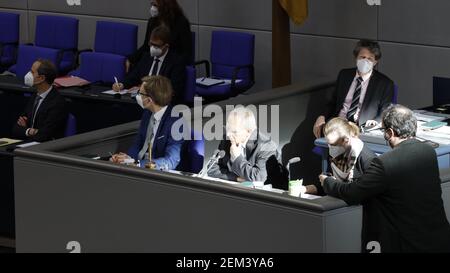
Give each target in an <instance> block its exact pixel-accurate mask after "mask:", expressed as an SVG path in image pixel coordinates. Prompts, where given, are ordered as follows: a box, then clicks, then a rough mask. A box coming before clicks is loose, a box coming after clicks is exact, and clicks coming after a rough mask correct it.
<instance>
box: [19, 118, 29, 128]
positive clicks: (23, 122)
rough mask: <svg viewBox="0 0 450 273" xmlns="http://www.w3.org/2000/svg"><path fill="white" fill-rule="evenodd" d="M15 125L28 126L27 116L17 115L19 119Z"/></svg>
mask: <svg viewBox="0 0 450 273" xmlns="http://www.w3.org/2000/svg"><path fill="white" fill-rule="evenodd" d="M17 125H19V126H20V127H24V128H26V127H28V118H27V117H19V119H18V120H17Z"/></svg>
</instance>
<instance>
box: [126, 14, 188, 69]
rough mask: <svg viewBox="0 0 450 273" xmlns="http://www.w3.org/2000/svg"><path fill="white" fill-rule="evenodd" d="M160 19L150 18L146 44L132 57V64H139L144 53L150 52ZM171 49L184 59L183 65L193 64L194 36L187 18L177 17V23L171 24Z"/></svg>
mask: <svg viewBox="0 0 450 273" xmlns="http://www.w3.org/2000/svg"><path fill="white" fill-rule="evenodd" d="M160 24H161V23H160V21H159V19H158V18H150V19H149V20H148V23H147V32H146V34H145V40H144V44H143V45H142V46H141V47H140V48H139V49H138V50H137V51H136V52H134V53H133V54H132V55H131V56H129V58H128V59H129V60H130V62H131V63H132V64H137V63H138V62H139V60H140V59H141V58H142V57H143V55H144V53H147V52H150V47H149V45H148V42H149V41H150V35H151V33H152V31H153V30H154V29H155V28H156V27H158V26H159V25H160ZM169 27H170V47H171V49H173V51H175V52H177V54H178V55H179V56H180V57H181V58H182V63H183V65H187V64H190V63H192V61H193V59H194V56H192V34H191V25H190V23H189V21H188V20H187V18H186V17H184V16H177V17H176V19H175V21H174V22H172V23H170V25H169Z"/></svg>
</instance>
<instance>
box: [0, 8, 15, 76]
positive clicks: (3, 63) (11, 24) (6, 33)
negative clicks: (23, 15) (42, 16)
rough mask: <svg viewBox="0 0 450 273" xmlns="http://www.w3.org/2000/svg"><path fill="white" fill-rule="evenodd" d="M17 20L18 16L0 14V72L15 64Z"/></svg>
mask: <svg viewBox="0 0 450 273" xmlns="http://www.w3.org/2000/svg"><path fill="white" fill-rule="evenodd" d="M19 19H20V15H19V14H15V13H6V12H0V72H3V71H4V70H5V69H6V68H8V67H10V66H11V65H13V64H14V63H15V62H16V56H17V46H18V44H19V24H20V23H19Z"/></svg>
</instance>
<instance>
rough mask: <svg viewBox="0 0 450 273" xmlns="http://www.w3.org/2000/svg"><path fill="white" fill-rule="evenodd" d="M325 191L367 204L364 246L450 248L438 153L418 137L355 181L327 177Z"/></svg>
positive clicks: (375, 162) (408, 249) (380, 159)
mask: <svg viewBox="0 0 450 273" xmlns="http://www.w3.org/2000/svg"><path fill="white" fill-rule="evenodd" d="M324 189H325V192H326V193H327V194H329V195H331V196H334V197H338V198H341V199H343V200H344V201H345V202H346V203H348V204H349V205H356V204H362V205H363V227H362V250H363V251H365V250H366V247H367V243H369V242H371V241H375V242H378V243H379V244H380V245H381V252H450V225H449V223H448V221H447V218H446V215H445V211H444V205H443V201H442V197H441V196H442V189H441V180H440V178H439V169H438V163H437V157H436V152H435V151H434V149H433V148H432V147H431V146H429V145H428V144H424V143H421V142H419V141H417V140H415V139H412V140H406V141H404V142H402V143H401V144H400V145H399V146H398V147H396V148H395V149H394V150H392V151H390V152H387V153H385V154H383V155H381V156H380V157H378V158H375V159H374V160H373V161H372V165H371V166H370V168H369V169H368V170H367V171H366V172H365V174H364V175H363V176H362V177H361V178H360V179H358V180H357V181H355V182H353V183H351V184H345V183H340V182H337V181H335V180H334V179H330V178H328V179H326V180H325V182H324Z"/></svg>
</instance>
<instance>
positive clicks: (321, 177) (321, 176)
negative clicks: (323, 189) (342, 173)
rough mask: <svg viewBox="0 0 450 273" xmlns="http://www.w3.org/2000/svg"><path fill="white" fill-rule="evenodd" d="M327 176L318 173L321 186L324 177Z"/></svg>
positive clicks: (326, 176)
mask: <svg viewBox="0 0 450 273" xmlns="http://www.w3.org/2000/svg"><path fill="white" fill-rule="evenodd" d="M328 177H329V176H328V175H324V174H321V175H319V180H320V184H321V185H322V186H323V183H324V182H325V179H327V178H328Z"/></svg>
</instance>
